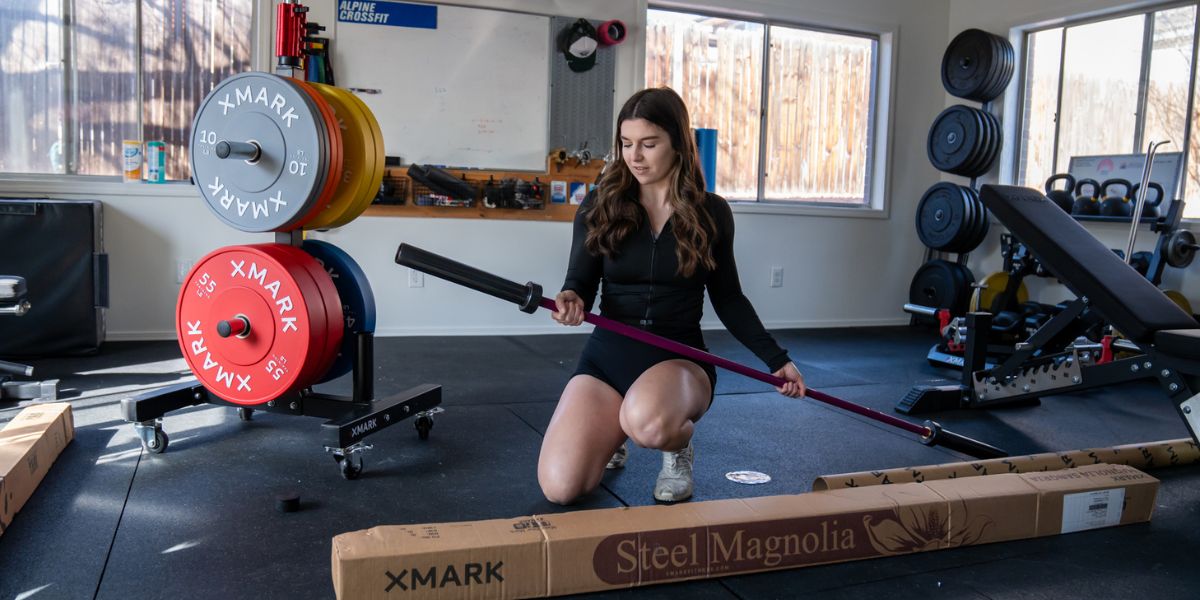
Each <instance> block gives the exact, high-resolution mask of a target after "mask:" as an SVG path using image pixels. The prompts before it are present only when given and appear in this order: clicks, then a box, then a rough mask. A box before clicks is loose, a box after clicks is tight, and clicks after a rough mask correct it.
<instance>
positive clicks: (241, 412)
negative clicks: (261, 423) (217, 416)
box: [237, 406, 254, 421]
mask: <svg viewBox="0 0 1200 600" xmlns="http://www.w3.org/2000/svg"><path fill="white" fill-rule="evenodd" d="M237 412H238V418H239V419H241V420H243V421H249V420H251V419H253V418H254V409H253V408H247V407H245V406H239V407H238V409H237Z"/></svg>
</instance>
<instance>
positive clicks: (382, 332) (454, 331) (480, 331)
mask: <svg viewBox="0 0 1200 600" xmlns="http://www.w3.org/2000/svg"><path fill="white" fill-rule="evenodd" d="M907 324H908V318H907V317H896V318H891V317H889V318H886V319H838V320H828V321H822V320H799V321H772V322H766V323H763V325H765V326H766V327H767V329H768V330H777V329H832V328H835V327H891V326H896V325H907ZM701 327H703V329H704V330H705V331H717V330H722V329H724V328H723V327H721V326H720V325H717V324H711V323H702V324H701ZM591 330H592V327H591V326H590V325H587V324H584V325H582V326H580V327H563V326H561V325H556V324H553V323H551V324H545V325H534V326H511V325H506V326H497V327H438V326H432V327H384V328H380V329H377V330H376V331H375V336H376V337H419V336H467V335H553V334H572V333H588V332H590V331H591ZM106 339H107V341H110V342H139V341H156V340H173V339H175V332H174V331H112V330H109V332H108V336H107V338H106Z"/></svg>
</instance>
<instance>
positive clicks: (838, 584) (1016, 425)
mask: <svg viewBox="0 0 1200 600" xmlns="http://www.w3.org/2000/svg"><path fill="white" fill-rule="evenodd" d="M776 335H777V337H778V338H779V340H780V342H781V343H782V344H783V345H784V346H785V347H788V348H790V349H791V351H792V356H793V358H794V359H795V360H796V361H797V363H798V365H799V366H800V368H801V370H802V371H803V372H804V373H805V375H806V377H807V380H808V383H809V385H810V386H811V387H814V388H816V389H820V390H822V391H825V392H827V393H830V394H833V395H835V396H838V397H842V398H845V399H846V400H850V401H853V402H857V403H861V404H865V405H868V406H871V407H872V408H876V409H878V410H883V411H887V412H890V411H891V410H892V407H893V406H894V405H895V403H896V402H897V401H898V400H899V399H900V398H901V397H903V396H904V394H905V393H906V392H907V391H908V389H909V387H910V386H911V385H912V384H913V383H915V382H918V381H923V380H929V379H933V378H937V377H953V376H955V375H956V373H955V372H953V371H941V370H938V369H935V368H933V367H931V366H929V365H928V364H927V363H926V361H925V359H924V356H925V352H926V350H928V347H929V345H930V344H931V343H932V339H931V337H930V336H931V333H930V331H929V330H922V329H910V328H906V327H895V328H864V329H851V330H824V329H823V330H788V331H779V332H776ZM706 338H707V340H708V344H709V346H710V349H711V350H712V351H713V352H714V353H716V354H718V355H721V356H725V357H727V358H731V359H734V360H737V361H739V362H745V363H747V364H749V365H751V366H755V367H756V368H757V367H758V366H759V365H758V364H757V361H756V359H754V358H753V356H752V355H750V354H749V352H747V351H746V350H745V349H743V348H742V347H741V346H740V345H739V344H738V343H737V342H736V341H735V340H734V339H733V338H732V336H730V335H728V334H727V333H724V332H707V333H706ZM583 341H584V336H582V335H552V336H520V337H514V336H505V337H450V338H389V339H380V340H377V344H376V375H377V378H376V379H377V382H376V392H377V396H383V395H387V394H391V393H396V392H399V391H402V390H404V389H407V388H409V387H411V386H413V385H417V384H421V383H436V384H440V385H442V386H443V407H444V408H445V412H444V413H442V414H439V415H437V417H436V422H435V426H434V428H433V431H432V435H431V436H430V438H429V439H428V440H426V441H420V440H418V439H417V435H416V432H415V431H414V429H413V428H412V427H411V426H409V425H407V424H405V423H402V424H400V425H398V426H394V427H391V428H389V429H387V430H384V431H382V432H380V433H379V434H377V435H374V436H372V437H371V438H370V440H369V441H370V442H371V443H373V444H374V449H373V450H371V451H369V452H368V453H367V454H366V470H365V471H364V473H363V475H362V477H361V478H360V479H359V480H357V481H346V480H343V479H342V477H341V475H340V473H339V472H338V469H337V468H336V465H335V463H334V460H333V459H332V458H331V457H330V456H329V455H327V454H326V453H325V452H324V451H323V450H322V447H321V445H320V442H319V438H318V429H319V426H320V423H321V421H320V420H319V419H315V418H303V417H289V416H284V415H277V414H268V413H261V412H260V413H256V414H255V416H254V419H253V420H252V421H249V422H242V421H240V420H239V419H238V417H237V415H236V413H235V411H234V410H233V409H230V408H224V407H216V406H201V407H193V408H190V409H186V410H182V411H179V412H177V413H172V414H170V415H168V416H167V417H166V418H165V419H164V429H165V430H166V431H167V433H168V434H169V435H170V437H171V442H170V448H169V449H168V450H167V452H166V453H164V454H161V455H153V454H148V453H145V452H143V451H142V449H141V445H140V444H139V443H138V441H137V439H136V437H135V436H134V433H133V429H132V427H131V426H130V425H129V424H127V423H125V422H124V421H123V420H122V418H121V415H120V411H119V401H120V398H121V397H123V396H125V395H129V394H132V393H135V392H136V391H139V390H142V389H149V388H153V387H155V386H159V385H163V384H166V383H171V382H174V381H177V380H180V379H182V378H183V377H184V376H185V375H186V373H185V372H183V369H184V366H183V361H182V359H180V358H176V357H177V356H178V355H179V352H178V348H177V346H176V345H175V344H174V343H173V342H145V343H110V344H107V345H106V346H105V347H104V349H103V350H102V352H101V353H100V354H99V355H96V356H92V357H84V358H75V359H54V360H42V361H34V364H35V366H37V367H38V369H39V373H38V375H39V377H60V378H61V379H62V387H63V394H64V395H65V396H67V397H68V398H67V399H68V400H69V401H70V402H71V403H72V404H73V406H74V409H75V420H76V439H75V441H74V442H73V443H72V444H70V445H69V446H68V447H67V448H66V450H65V451H64V452H63V454H62V456H61V457H60V458H59V460H58V462H57V463H56V464H55V465H54V467H53V468H52V469H51V470H50V472H49V474H48V475H47V477H46V479H45V480H44V481H43V482H42V484H41V486H40V487H39V488H38V490H37V492H36V493H35V495H34V496H33V498H32V499H31V500H30V502H29V504H27V505H26V506H25V508H24V509H23V510H22V511H21V512H20V513H18V514H17V516H16V519H15V520H14V522H13V523H12V525H11V526H10V527H9V529H8V530H7V531H6V532H5V533H4V535H3V536H0V599H9V598H18V599H21V600H24V599H26V598H36V599H42V598H69V599H77V598H289V599H290V598H329V597H332V596H333V589H332V585H331V580H330V539H331V538H332V537H333V536H334V535H336V534H338V533H342V532H346V531H352V530H357V529H364V528H368V527H372V526H375V525H382V524H400V523H424V522H443V521H461V520H472V519H489V518H505V517H513V516H518V515H527V514H533V513H547V512H558V511H562V510H578V509H585V508H600V507H613V506H621V505H645V504H651V503H653V499H652V497H651V490H652V488H653V485H654V478H655V475H656V474H657V472H658V467H659V464H660V454H659V453H658V452H654V451H650V450H645V449H639V448H633V449H631V454H630V460H629V463H628V465H627V467H626V468H625V469H623V470H620V471H614V472H610V473H609V474H607V475H606V476H605V479H604V483H603V486H602V487H601V489H599V490H597V491H596V492H595V493H594V494H592V495H591V496H590V497H588V498H587V499H586V500H585V501H584V502H583V503H582V504H580V505H577V506H573V507H570V508H569V509H564V508H562V507H558V506H554V505H552V504H549V503H547V502H546V501H545V500H544V499H542V497H541V493H540V491H539V490H538V486H537V481H536V473H535V465H536V461H537V455H538V448H539V445H540V443H541V437H542V432H543V431H544V428H545V426H546V423H547V421H548V420H549V418H550V415H551V413H552V411H553V409H554V403H555V401H556V400H557V397H558V393H559V391H560V390H561V388H562V386H563V385H564V384H565V383H566V381H567V378H568V377H569V376H570V373H571V371H572V370H573V368H574V362H575V358H576V357H577V355H578V352H579V350H580V349H581V348H582V345H583ZM347 386H348V383H347V382H345V381H339V382H334V383H333V384H330V385H329V386H327V387H328V388H329V390H328V391H332V392H347V391H348V390H347V389H345V388H346V387H347ZM19 408H20V406H19V405H18V404H14V403H0V423H2V422H5V421H7V420H9V419H11V418H12V417H13V416H14V415H15V414H16V413H17V411H18V410H19ZM933 417H934V418H936V419H937V420H939V421H940V422H941V423H942V424H943V425H945V426H946V427H947V428H949V429H952V430H954V431H956V432H958V433H962V434H964V435H968V436H973V437H977V438H978V439H981V440H983V441H986V442H989V443H992V444H995V445H998V446H1000V447H1002V448H1004V449H1005V450H1007V451H1008V452H1009V453H1011V454H1026V453H1032V452H1042V451H1050V450H1068V449H1076V448H1086V447H1095V446H1107V445H1115V444H1125V443H1136V442H1148V441H1157V440H1166V439H1175V438H1181V437H1186V436H1187V431H1186V429H1185V428H1184V426H1183V424H1182V422H1181V421H1180V419H1179V418H1178V416H1177V415H1176V413H1175V411H1174V408H1173V407H1172V406H1171V404H1170V403H1169V402H1168V401H1167V400H1166V399H1165V397H1164V396H1163V395H1162V394H1161V393H1160V392H1159V391H1158V389H1157V388H1156V387H1154V386H1153V385H1137V384H1130V385H1123V386H1119V387H1114V388H1111V389H1108V390H1103V391H1098V392H1093V393H1087V394H1077V395H1070V396H1052V397H1047V398H1044V399H1043V401H1042V403H1041V405H1040V406H1025V407H1010V408H1000V409H992V410H989V411H951V412H945V413H941V414H937V415H933ZM922 418H926V417H922ZM697 432H698V433H697V437H696V440H695V445H696V454H697V456H696V496H695V499H696V500H712V499H720V498H737V497H750V496H758V495H774V494H792V493H800V492H805V491H808V490H809V489H810V485H811V482H812V480H813V479H814V478H815V477H817V476H818V475H822V474H827V473H840V472H847V471H861V470H869V469H880V468H888V467H898V466H907V465H919V464H931V463H942V462H951V461H955V460H962V459H963V458H964V457H962V456H960V455H956V454H954V453H952V452H950V451H946V450H943V449H940V448H930V447H926V446H923V445H921V444H920V443H919V442H918V441H917V440H916V439H915V438H914V437H913V436H911V435H910V434H908V433H906V432H904V431H900V430H897V429H893V428H891V427H888V426H885V425H882V424H878V423H876V422H874V421H869V420H866V419H864V418H862V417H858V416H856V415H851V414H848V413H844V412H841V411H838V410H836V409H834V408H831V407H827V406H825V405H823V404H819V403H815V402H812V401H807V400H791V399H788V398H785V397H783V396H780V395H778V394H776V393H774V392H773V391H772V390H771V389H770V388H769V387H768V386H767V385H765V384H762V383H759V382H756V381H753V380H750V379H747V378H744V377H742V376H739V375H735V374H732V373H729V372H724V371H722V372H720V373H719V376H718V385H717V399H716V402H715V404H714V407H713V409H712V410H711V412H710V413H709V414H708V415H706V416H705V418H704V419H703V420H702V421H701V422H700V424H699V426H698V429H697ZM742 469H749V470H756V471H762V472H765V473H768V474H770V475H771V476H772V477H773V481H772V482H771V483H769V484H767V485H763V486H742V485H738V484H735V483H732V482H730V481H727V480H726V479H725V477H724V474H725V473H726V472H728V471H733V470H742ZM1152 474H1153V475H1154V476H1155V477H1158V478H1160V479H1161V480H1162V487H1161V488H1160V490H1159V496H1158V506H1157V507H1156V509H1155V513H1154V517H1153V520H1152V521H1151V522H1150V523H1147V524H1138V525H1130V526H1125V527H1117V528H1110V529H1103V530H1094V531H1087V532H1081V533H1073V534H1069V535H1060V536H1054V537H1049V538H1040V539H1034V540H1024V541H1016V542H1007V543H1001V544H989V545H984V546H974V547H967V548H959V549H954V550H945V551H939V552H931V553H925V554H915V555H909V556H902V557H894V558H884V559H874V560H867V561H859V562H852V563H842V564H836V565H829V566H820V567H810V568H805V569H798V570H790V571H780V572H773V573H765V574H758V575H751V576H740V577H727V578H723V579H717V580H706V581H698V582H690V583H685V584H676V585H661V586H652V587H646V588H639V589H635V590H629V591H624V592H613V593H609V594H596V595H595V596H596V597H606V596H607V597H627V596H636V597H640V598H679V597H688V598H696V599H707V598H744V599H759V598H799V597H810V596H820V597H822V598H876V597H887V598H889V600H894V599H897V598H930V597H946V598H1056V599H1061V598H1081V599H1083V598H1086V599H1088V600H1093V599H1095V598H1129V597H1141V598H1156V599H1164V598H1195V597H1196V595H1197V591H1196V590H1197V586H1200V570H1198V569H1196V568H1195V567H1194V565H1193V563H1194V554H1195V552H1196V550H1197V541H1196V532H1197V531H1200V467H1197V466H1189V467H1176V468H1173V469H1166V470H1159V471H1154V472H1153V473H1152ZM287 491H294V492H298V493H299V494H300V496H301V510H300V511H298V512H295V513H280V512H277V511H276V510H275V497H276V495H277V494H279V493H281V492H287Z"/></svg>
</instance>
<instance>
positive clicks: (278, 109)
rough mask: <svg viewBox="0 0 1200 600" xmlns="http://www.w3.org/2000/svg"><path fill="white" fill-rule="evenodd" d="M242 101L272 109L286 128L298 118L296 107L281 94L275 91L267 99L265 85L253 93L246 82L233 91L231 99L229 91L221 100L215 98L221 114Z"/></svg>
mask: <svg viewBox="0 0 1200 600" xmlns="http://www.w3.org/2000/svg"><path fill="white" fill-rule="evenodd" d="M243 103H247V104H251V103H252V104H261V105H263V106H265V107H267V108H268V109H274V110H275V114H276V115H279V118H280V120H281V121H283V124H284V125H285V126H286V127H288V128H291V126H292V121H295V120H296V119H299V118H300V115H297V114H296V109H295V108H292V107H290V106H288V105H287V98H284V97H283V94H280V93H278V92H276V93H275V97H274V98H271V99H270V101H268V100H267V88H266V87H259V88H258V93H257V94H255V93H254V90H253V89H251V87H250V84H246V87H244V88H238V89H237V90H235V91H234V95H233V100H232V101H231V100H230V99H229V92H226V93H225V98H224V99H223V100H217V104H220V105H221V116H226V115H228V114H229V111H231V110H233V109H235V108H237V107H239V106H241V105H242V104H243ZM284 108H287V112H283V109H284Z"/></svg>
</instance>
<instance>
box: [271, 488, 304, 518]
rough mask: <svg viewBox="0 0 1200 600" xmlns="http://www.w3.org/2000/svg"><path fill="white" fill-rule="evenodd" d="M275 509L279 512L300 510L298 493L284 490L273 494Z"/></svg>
mask: <svg viewBox="0 0 1200 600" xmlns="http://www.w3.org/2000/svg"><path fill="white" fill-rule="evenodd" d="M275 510H277V511H279V512H285V513H290V512H296V511H298V510H300V494H297V493H295V492H284V493H280V494H276V495H275Z"/></svg>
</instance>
